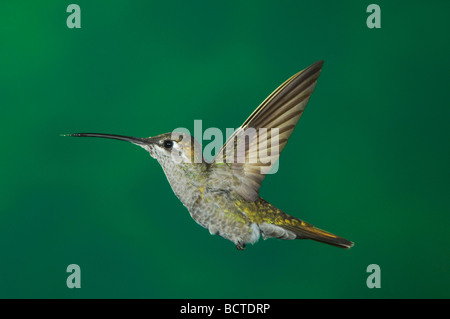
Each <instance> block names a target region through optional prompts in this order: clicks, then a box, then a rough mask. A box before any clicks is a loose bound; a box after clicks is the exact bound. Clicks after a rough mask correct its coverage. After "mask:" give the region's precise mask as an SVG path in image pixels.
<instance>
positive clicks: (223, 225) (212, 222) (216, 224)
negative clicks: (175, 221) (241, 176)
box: [189, 195, 260, 244]
mask: <svg viewBox="0 0 450 319" xmlns="http://www.w3.org/2000/svg"><path fill="white" fill-rule="evenodd" d="M189 212H190V214H191V216H192V218H193V219H194V220H195V221H196V222H197V223H198V224H199V225H201V226H203V227H204V228H206V229H208V230H209V232H210V233H211V235H219V236H222V237H224V238H226V239H228V240H231V241H232V242H234V243H235V244H240V243H254V242H256V241H257V240H258V239H259V236H260V231H259V227H258V226H257V225H256V224H255V223H252V222H250V220H249V219H248V218H247V216H246V215H245V214H243V213H242V212H240V211H239V210H238V209H237V208H236V206H235V205H234V203H233V202H230V201H229V200H227V199H226V198H225V197H224V196H220V195H217V196H213V197H199V199H198V200H197V201H196V203H195V205H194V206H193V207H192V208H191V209H190V210H189Z"/></svg>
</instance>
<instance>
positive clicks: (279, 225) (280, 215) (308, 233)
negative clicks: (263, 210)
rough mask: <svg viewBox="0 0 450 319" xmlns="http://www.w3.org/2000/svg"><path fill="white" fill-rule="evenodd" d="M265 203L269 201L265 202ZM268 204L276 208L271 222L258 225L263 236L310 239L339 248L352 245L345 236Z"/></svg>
mask: <svg viewBox="0 0 450 319" xmlns="http://www.w3.org/2000/svg"><path fill="white" fill-rule="evenodd" d="M261 200H262V199H261ZM264 202H265V201H264ZM265 204H266V205H267V204H269V203H267V202H265ZM269 205H270V206H272V207H271V208H273V209H275V210H276V211H273V212H274V213H275V214H274V215H273V216H274V217H275V218H273V219H272V220H271V222H267V221H266V222H264V223H262V224H260V225H259V227H260V229H261V231H262V234H263V236H264V238H267V237H276V238H280V239H312V240H315V241H318V242H321V243H325V244H328V245H333V246H336V247H341V248H350V247H352V246H353V242H351V241H349V240H347V239H345V238H342V237H339V236H336V235H334V234H332V233H330V232H327V231H325V230H322V229H319V228H317V227H314V226H313V225H311V224H309V223H307V222H305V221H302V220H300V219H298V218H295V217H293V216H290V215H288V214H286V213H284V212H282V211H281V210H279V209H278V208H276V207H274V206H273V205H271V204H269Z"/></svg>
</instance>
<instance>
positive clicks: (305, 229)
mask: <svg viewBox="0 0 450 319" xmlns="http://www.w3.org/2000/svg"><path fill="white" fill-rule="evenodd" d="M291 218H292V219H291V224H288V225H280V227H282V228H284V229H286V230H288V231H291V232H293V233H294V234H295V235H296V236H297V237H296V239H312V240H315V241H318V242H321V243H325V244H328V245H333V246H336V247H341V248H347V249H348V248H350V247H352V246H353V242H351V241H349V240H347V239H345V238H342V237H339V236H336V235H335V234H332V233H330V232H327V231H325V230H322V229H319V228H317V227H314V226H313V225H311V224H308V223H306V222H304V221H301V220H299V219H297V218H295V217H291ZM292 220H297V221H298V223H299V224H297V223H296V225H292Z"/></svg>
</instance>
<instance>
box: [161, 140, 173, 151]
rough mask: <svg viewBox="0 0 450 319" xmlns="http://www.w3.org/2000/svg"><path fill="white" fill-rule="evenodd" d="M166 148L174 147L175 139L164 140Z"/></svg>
mask: <svg viewBox="0 0 450 319" xmlns="http://www.w3.org/2000/svg"><path fill="white" fill-rule="evenodd" d="M163 145H164V148H165V149H168V150H170V149H171V148H172V147H173V141H171V140H165V141H164V142H163Z"/></svg>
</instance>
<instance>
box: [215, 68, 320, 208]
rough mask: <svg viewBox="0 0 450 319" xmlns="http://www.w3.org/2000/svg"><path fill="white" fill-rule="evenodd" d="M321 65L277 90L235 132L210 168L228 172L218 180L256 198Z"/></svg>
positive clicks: (291, 128) (300, 113)
mask: <svg viewBox="0 0 450 319" xmlns="http://www.w3.org/2000/svg"><path fill="white" fill-rule="evenodd" d="M322 65H323V61H318V62H316V63H314V64H312V65H311V66H309V67H308V68H306V69H304V70H303V71H300V72H298V73H297V74H295V75H293V76H292V77H291V78H289V79H288V80H287V81H286V82H284V83H283V84H282V85H281V86H280V87H278V88H277V89H276V90H275V91H274V92H273V93H272V94H270V95H269V96H268V97H267V98H266V99H265V100H264V102H262V103H261V105H260V106H258V108H257V109H256V110H255V111H254V112H253V113H252V114H251V115H250V117H249V118H248V119H247V120H246V121H245V122H244V124H242V126H241V127H240V128H239V129H237V130H236V131H235V132H234V134H233V135H232V136H231V137H230V138H229V139H228V140H227V142H226V143H225V144H224V145H223V146H222V149H221V150H220V151H219V152H218V153H217V155H216V157H215V158H214V163H213V164H212V165H215V166H216V168H222V169H227V170H229V169H231V173H232V174H231V176H230V174H223V176H221V178H225V179H226V178H231V179H232V180H230V181H226V182H230V183H231V182H232V183H233V185H235V186H236V187H234V189H235V190H236V191H237V192H238V193H239V194H240V195H241V196H242V197H243V198H244V199H246V200H248V201H255V200H256V199H257V198H258V193H259V188H260V185H261V181H262V180H263V179H264V177H265V175H266V174H267V173H268V172H269V171H270V169H271V167H272V166H273V165H274V164H275V163H276V162H277V160H278V157H279V155H280V153H281V151H282V150H283V149H284V147H285V146H286V143H287V140H288V138H289V136H290V135H291V134H292V131H293V130H294V128H295V125H296V124H297V122H298V120H299V119H300V117H301V116H302V114H303V110H304V109H305V107H306V104H307V103H308V100H309V98H310V96H311V94H312V92H313V91H314V87H315V86H316V82H317V79H318V78H319V75H320V71H321V69H322ZM223 163H226V164H223ZM219 170H220V169H219ZM218 173H219V172H218ZM224 176H227V177H224Z"/></svg>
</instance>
